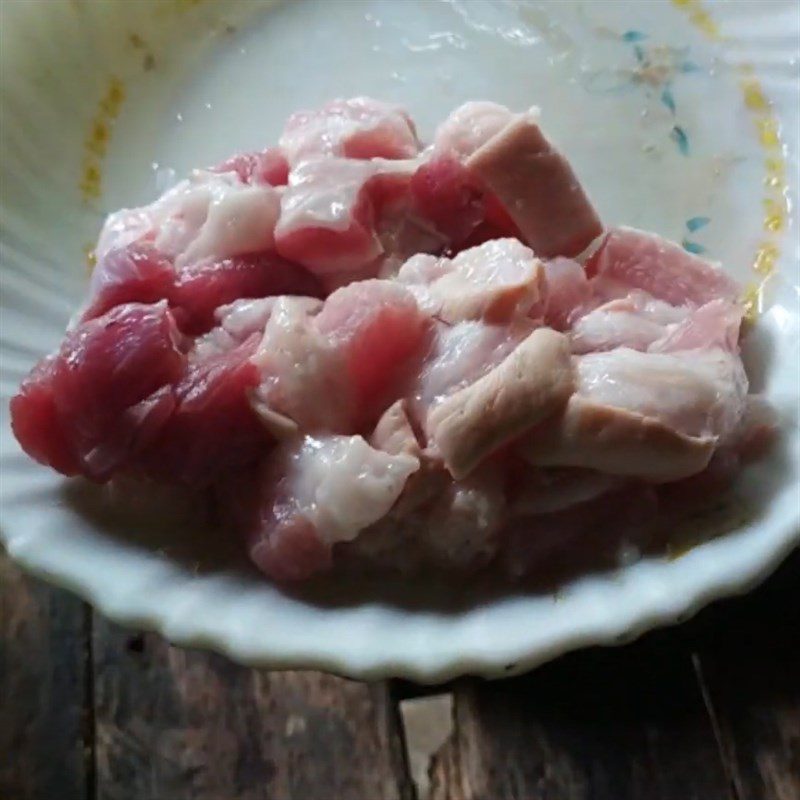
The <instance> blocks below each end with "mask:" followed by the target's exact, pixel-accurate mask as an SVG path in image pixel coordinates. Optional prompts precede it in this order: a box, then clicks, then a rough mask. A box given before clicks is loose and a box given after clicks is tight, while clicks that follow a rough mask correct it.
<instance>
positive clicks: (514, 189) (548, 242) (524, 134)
mask: <svg viewBox="0 0 800 800" xmlns="http://www.w3.org/2000/svg"><path fill="white" fill-rule="evenodd" d="M537 117H538V115H536V114H533V113H528V114H522V115H518V116H516V117H515V118H514V119H513V120H512V121H511V122H510V123H509V124H508V125H506V126H505V127H504V128H503V129H502V130H501V131H500V132H499V133H497V134H496V135H495V136H493V137H492V138H491V139H489V140H488V141H487V142H486V143H485V144H483V145H482V146H481V147H479V148H478V149H477V150H476V151H475V152H474V153H473V154H472V155H471V156H470V157H469V158H468V159H467V161H466V165H467V168H468V169H469V170H470V172H472V174H473V175H475V176H476V177H477V178H478V179H479V180H480V181H481V182H482V184H483V185H485V186H486V187H487V188H488V189H489V190H490V191H491V192H493V193H494V194H495V195H496V196H497V198H498V199H499V200H500V202H501V203H502V205H503V206H504V208H505V210H506V211H507V212H508V214H509V215H510V217H511V218H512V219H513V221H514V222H515V223H516V225H517V226H518V227H519V230H520V231H521V232H522V236H523V238H524V240H525V242H526V244H528V245H529V246H530V247H531V248H532V249H533V252H534V253H536V255H537V256H539V257H540V258H553V257H554V256H576V255H578V254H579V253H581V252H583V251H584V250H585V249H586V248H587V247H588V246H589V245H590V244H591V243H592V241H593V240H594V239H596V238H597V237H598V236H599V235H600V234H601V233H602V230H603V228H602V225H601V223H600V220H599V218H598V216H597V214H596V213H595V210H594V208H592V205H591V203H590V202H589V200H588V198H587V197H586V194H585V193H584V191H583V189H582V187H581V185H580V183H579V182H578V179H577V178H576V176H575V173H574V172H573V171H572V168H571V167H570V165H569V163H568V162H567V160H566V159H565V158H564V156H563V155H561V153H559V152H558V151H557V150H556V149H555V148H553V146H552V145H551V144H550V143H549V142H548V141H547V139H545V137H544V134H542V132H541V130H540V129H539V125H538V124H537Z"/></svg>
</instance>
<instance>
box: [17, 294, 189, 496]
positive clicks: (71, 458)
mask: <svg viewBox="0 0 800 800" xmlns="http://www.w3.org/2000/svg"><path fill="white" fill-rule="evenodd" d="M182 349H183V342H182V337H181V335H180V334H179V332H178V330H177V327H176V326H175V321H174V319H173V318H172V315H171V314H170V312H169V310H168V308H167V304H166V303H165V302H161V303H157V304H154V305H142V304H137V303H130V304H126V305H122V306H118V307H117V308H114V309H113V310H111V311H109V312H108V313H107V314H105V315H103V316H101V317H98V318H97V319H93V320H90V321H88V322H84V323H82V324H81V325H79V326H78V327H76V328H75V329H73V330H72V331H70V332H69V333H68V334H67V337H66V339H65V340H64V342H63V344H62V345H61V348H60V349H59V351H58V352H57V353H56V354H54V355H53V356H50V357H49V358H47V359H45V360H44V361H42V362H41V363H40V364H39V366H38V367H37V368H36V369H34V371H33V372H32V373H31V374H30V375H29V376H28V378H26V379H25V381H23V383H22V386H21V387H20V391H19V394H17V395H16V396H15V397H14V398H13V399H12V400H11V425H12V428H13V430H14V434H15V436H16V437H17V439H19V441H20V443H21V444H22V446H23V447H24V448H25V450H26V452H27V453H29V454H30V455H31V456H33V458H35V459H36V460H37V461H40V462H42V463H43V464H49V465H50V466H52V467H55V468H56V469H58V470H59V471H60V472H63V473H65V474H67V475H75V474H81V475H85V476H86V477H87V478H91V479H92V480H96V481H106V480H108V479H109V478H110V477H111V476H112V475H113V474H114V472H116V471H118V470H121V469H125V468H126V467H128V466H130V464H131V462H132V461H133V459H134V458H135V457H136V456H138V454H140V453H141V452H142V450H143V449H144V448H145V447H147V446H148V445H149V444H151V443H152V441H153V440H154V438H155V437H156V436H157V434H158V433H159V431H160V430H161V428H162V427H163V425H164V423H165V422H166V420H167V419H168V417H169V416H170V414H171V413H172V411H173V409H174V407H175V400H174V397H173V395H172V391H171V384H172V383H173V382H174V381H176V380H178V379H179V378H180V376H181V375H182V374H183V372H184V369H185V366H186V357H185V355H184V354H183V352H182Z"/></svg>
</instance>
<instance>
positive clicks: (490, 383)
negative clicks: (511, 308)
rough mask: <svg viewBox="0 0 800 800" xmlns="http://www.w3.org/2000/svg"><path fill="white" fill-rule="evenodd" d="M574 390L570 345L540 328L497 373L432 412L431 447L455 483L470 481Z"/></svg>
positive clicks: (429, 420) (427, 424)
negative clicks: (480, 467)
mask: <svg viewBox="0 0 800 800" xmlns="http://www.w3.org/2000/svg"><path fill="white" fill-rule="evenodd" d="M573 388H574V380H573V374H572V365H571V363H570V355H569V341H568V340H567V338H566V337H565V336H564V335H563V334H560V333H556V332H555V331H552V330H549V329H547V328H540V329H538V330H535V331H534V332H533V333H532V334H531V335H530V336H529V337H528V338H527V339H525V340H524V341H523V342H522V343H521V344H519V345H518V346H517V347H516V348H515V349H514V350H513V351H512V352H511V354H510V355H508V356H507V357H506V358H505V359H504V360H503V361H502V362H501V363H500V364H499V365H498V366H497V367H495V368H494V369H493V370H491V372H489V373H487V374H486V375H484V376H483V377H482V378H480V379H479V380H477V381H475V382H474V383H473V384H471V385H470V386H467V387H465V388H464V389H461V390H460V391H458V392H456V393H455V394H451V395H450V396H449V397H447V398H446V399H445V400H443V401H442V402H441V403H439V404H438V405H437V406H436V407H435V408H434V409H433V410H431V411H430V412H429V414H428V416H427V419H426V421H425V430H426V432H427V435H428V440H429V444H430V445H431V447H432V448H434V450H435V451H438V452H439V453H441V454H442V458H443V459H444V462H445V464H446V466H447V469H448V470H449V471H450V473H451V474H452V475H453V477H454V478H456V479H457V480H458V479H460V478H464V477H466V476H467V475H468V474H469V473H470V472H472V470H474V469H475V467H477V466H478V464H480V463H481V462H482V461H483V460H484V459H485V458H486V457H487V456H488V455H489V454H490V453H492V452H494V451H495V450H497V448H498V447H500V446H501V445H503V444H505V443H507V442H509V441H510V440H512V439H514V438H516V437H518V436H519V435H521V434H522V433H523V432H524V431H526V430H528V429H529V428H533V427H534V426H535V425H537V424H538V423H539V422H541V421H542V420H543V419H546V418H548V417H550V416H551V415H553V414H554V413H556V412H557V411H559V410H560V409H561V408H562V407H563V406H564V405H565V404H566V402H567V399H568V398H569V396H570V394H572V391H573Z"/></svg>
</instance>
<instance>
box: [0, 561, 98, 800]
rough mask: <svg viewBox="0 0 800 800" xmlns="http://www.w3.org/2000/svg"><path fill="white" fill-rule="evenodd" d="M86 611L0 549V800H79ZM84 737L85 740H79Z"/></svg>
mask: <svg viewBox="0 0 800 800" xmlns="http://www.w3.org/2000/svg"><path fill="white" fill-rule="evenodd" d="M87 615H88V609H87V608H86V607H85V606H84V605H83V604H82V603H81V602H80V601H79V600H77V599H75V598H74V597H72V596H71V595H68V594H67V593H66V592H63V591H59V590H57V589H53V588H50V587H48V586H46V585H45V584H43V583H41V582H39V581H36V580H34V579H32V578H27V577H24V576H23V575H22V573H21V572H20V571H19V570H18V569H17V568H16V567H14V566H13V565H12V564H11V562H10V561H9V559H8V558H7V556H6V555H5V553H4V552H3V551H2V550H0V798H3V800H53V798H58V799H59V800H84V798H85V797H86V796H87V792H88V789H89V788H90V782H91V768H90V766H89V764H90V758H87V755H90V752H91V750H89V753H85V751H84V744H87V745H89V746H90V742H89V741H88V737H90V735H91V731H90V729H89V726H88V725H87V724H86V723H87V721H88V720H86V718H85V717H84V709H85V705H86V703H85V700H86V692H87V680H86V679H87V673H86V671H85V661H86V652H85V648H84V641H85V637H84V633H85V625H86V620H87V618H88V617H87ZM85 740H86V741H85Z"/></svg>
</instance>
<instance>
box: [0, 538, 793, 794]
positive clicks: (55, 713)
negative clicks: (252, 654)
mask: <svg viewBox="0 0 800 800" xmlns="http://www.w3.org/2000/svg"><path fill="white" fill-rule="evenodd" d="M798 579H800V552H798V553H795V555H794V556H793V557H792V558H790V559H789V561H788V562H787V563H786V564H785V565H784V566H783V568H781V569H780V570H779V571H778V573H777V574H776V575H775V576H773V578H772V579H771V580H770V581H768V582H767V584H766V585H765V586H764V587H762V588H761V589H759V590H757V591H755V592H754V593H752V594H751V595H748V596H746V597H742V598H738V599H735V600H729V601H725V602H722V603H719V604H716V605H715V606H714V607H712V608H709V609H706V610H705V611H703V612H702V613H701V614H700V615H699V616H698V618H697V619H695V620H693V621H691V622H689V623H687V624H685V625H683V626H680V627H678V628H673V629H667V630H663V631H656V632H653V633H650V634H648V635H646V636H644V637H643V638H642V639H641V640H640V641H638V642H636V643H634V644H631V645H628V646H625V647H620V648H616V649H601V648H597V649H593V650H588V651H584V652H581V653H574V654H571V655H568V656H566V657H564V658H561V659H559V660H557V661H556V662H554V663H551V664H548V665H546V666H544V667H542V668H540V669H538V670H535V671H534V672H532V673H531V674H529V675H527V676H525V677H522V678H515V679H513V680H507V681H497V682H485V681H477V680H462V681H458V682H456V683H455V684H453V685H451V686H449V687H446V688H442V687H439V688H435V689H421V688H420V687H415V686H414V685H413V684H410V683H407V682H404V683H399V684H398V683H394V684H393V685H391V686H390V685H389V684H387V683H381V684H361V683H355V682H352V681H347V680H344V679H341V678H336V677H332V676H327V675H322V674H320V673H303V672H287V673H266V672H262V671H257V670H248V669H245V668H242V667H238V666H236V665H234V664H232V663H230V662H228V661H227V660H226V659H224V658H222V657H220V656H216V655H213V654H208V653H199V652H192V651H184V650H180V649H177V648H174V647H171V646H169V645H168V644H166V643H165V642H164V641H163V640H162V639H161V638H160V637H158V636H156V635H152V634H148V635H137V634H133V633H130V632H126V631H123V630H121V629H119V628H117V627H116V626H114V625H112V624H111V623H109V622H106V621H104V620H102V619H100V618H99V617H96V616H92V615H90V612H88V610H87V609H86V607H85V606H83V605H82V604H81V603H80V602H79V601H77V600H75V599H74V598H73V597H71V596H69V595H67V594H66V593H63V592H60V591H58V590H55V589H51V588H48V587H46V586H45V585H44V584H41V583H40V582H38V581H36V580H34V579H29V578H24V577H22V575H21V573H20V572H19V571H18V570H17V569H16V568H15V567H13V566H12V565H11V564H10V563H9V562H8V561H7V559H4V558H3V557H2V556H0V603H1V604H2V605H1V606H0V611H1V612H2V613H0V798H2V800H51V798H58V800H184V799H185V800H211V798H213V799H214V800H260V799H261V798H264V799H265V800H266V799H267V798H268V799H269V800H367V799H368V800H413V796H414V792H413V790H412V788H411V785H410V781H409V778H408V770H407V767H406V764H405V759H404V755H403V748H402V731H401V729H400V723H399V720H398V715H397V704H398V700H399V698H401V697H410V696H414V695H419V694H426V693H430V692H439V693H440V692H442V691H445V690H449V691H453V693H454V695H455V702H454V716H455V726H454V732H453V734H452V737H451V738H450V740H449V741H448V742H447V743H446V744H445V746H444V747H443V748H442V749H441V750H440V751H439V753H438V754H437V755H436V757H435V758H434V760H433V763H432V767H431V787H432V788H431V797H432V798H433V799H434V800H510V799H511V798H513V800H629V799H630V800H639V798H641V799H642V800H644V799H645V798H646V800H800V679H798V676H799V675H800V603H798V602H797V587H798ZM90 633H91V636H90V635H89V634H90ZM419 800H427V798H419Z"/></svg>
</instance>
